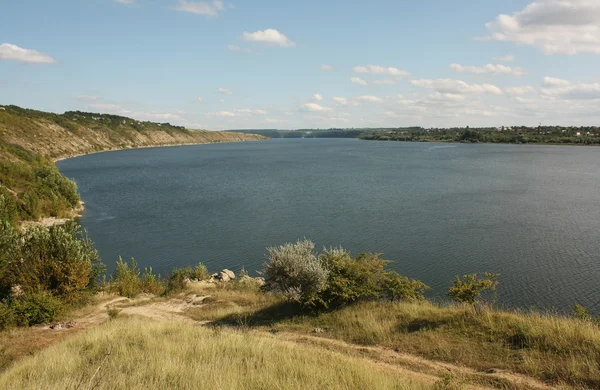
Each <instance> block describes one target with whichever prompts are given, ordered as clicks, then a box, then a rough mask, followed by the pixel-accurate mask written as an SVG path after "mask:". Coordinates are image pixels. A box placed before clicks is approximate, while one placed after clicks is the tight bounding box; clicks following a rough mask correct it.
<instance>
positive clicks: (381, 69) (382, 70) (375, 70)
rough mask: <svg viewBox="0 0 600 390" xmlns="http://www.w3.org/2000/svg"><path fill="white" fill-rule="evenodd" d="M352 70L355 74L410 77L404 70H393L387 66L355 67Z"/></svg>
mask: <svg viewBox="0 0 600 390" xmlns="http://www.w3.org/2000/svg"><path fill="white" fill-rule="evenodd" d="M353 70H354V72H355V73H370V74H375V75H387V76H394V77H405V76H409V75H410V73H409V72H407V71H405V70H402V69H398V68H394V67H391V66H388V67H385V66H379V65H366V66H355V67H354V69H353Z"/></svg>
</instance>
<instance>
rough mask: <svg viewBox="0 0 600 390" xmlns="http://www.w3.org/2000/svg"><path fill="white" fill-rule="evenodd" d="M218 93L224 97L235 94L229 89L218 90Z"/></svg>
mask: <svg viewBox="0 0 600 390" xmlns="http://www.w3.org/2000/svg"><path fill="white" fill-rule="evenodd" d="M217 92H219V93H221V94H223V95H231V94H232V93H233V92H231V89H229V88H219V89H217Z"/></svg>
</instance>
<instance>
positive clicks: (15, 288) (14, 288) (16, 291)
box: [10, 285, 23, 297]
mask: <svg viewBox="0 0 600 390" xmlns="http://www.w3.org/2000/svg"><path fill="white" fill-rule="evenodd" d="M10 295H12V296H13V297H18V296H21V295H23V289H21V286H19V285H15V286H12V287H11V288H10Z"/></svg>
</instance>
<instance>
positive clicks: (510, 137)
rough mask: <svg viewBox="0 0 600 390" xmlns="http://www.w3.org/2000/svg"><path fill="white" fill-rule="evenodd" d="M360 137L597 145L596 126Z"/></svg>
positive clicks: (419, 131) (599, 133)
mask: <svg viewBox="0 0 600 390" xmlns="http://www.w3.org/2000/svg"><path fill="white" fill-rule="evenodd" d="M359 138H360V139H364V140H376V141H407V142H430V141H438V142H470V143H505V144H506V143H510V144H529V143H533V144H578V145H600V128H598V127H592V126H587V127H563V126H539V127H527V126H514V127H501V128H496V127H484V128H469V127H465V128H449V129H443V128H431V129H423V128H421V129H414V130H373V131H370V132H365V133H363V134H361V135H360V136H359Z"/></svg>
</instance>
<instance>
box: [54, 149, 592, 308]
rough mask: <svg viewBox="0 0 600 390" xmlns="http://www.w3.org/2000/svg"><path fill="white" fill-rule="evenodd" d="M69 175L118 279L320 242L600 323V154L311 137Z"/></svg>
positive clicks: (82, 164)
mask: <svg viewBox="0 0 600 390" xmlns="http://www.w3.org/2000/svg"><path fill="white" fill-rule="evenodd" d="M58 165H59V167H60V169H61V171H62V172H63V173H64V174H65V175H66V176H68V177H71V178H74V179H75V180H76V181H77V183H78V185H79V190H80V192H81V195H82V197H83V199H84V201H85V203H86V212H85V214H84V216H83V219H82V221H81V222H82V224H83V226H84V227H85V228H86V229H87V230H88V232H89V234H90V236H91V238H92V239H93V240H94V241H95V243H96V246H97V248H98V250H99V251H100V255H101V257H102V259H103V261H104V262H105V263H106V264H107V265H108V266H109V271H110V270H112V269H114V263H115V261H116V260H117V259H118V256H123V257H124V258H129V257H135V258H136V260H137V261H138V263H139V264H140V265H141V266H152V267H153V268H154V270H155V271H158V272H160V273H162V274H166V273H168V272H169V271H170V270H171V269H172V268H173V267H177V266H184V265H193V264H196V263H198V262H200V261H201V262H204V263H205V264H206V265H207V266H208V268H209V269H210V270H212V271H216V270H218V269H222V268H231V269H233V270H235V271H239V270H240V268H242V267H245V268H246V270H248V271H255V270H261V269H262V264H263V263H264V261H265V247H267V246H273V245H279V244H281V243H284V242H287V241H295V240H297V239H299V238H302V237H307V238H310V239H312V240H313V241H315V243H316V244H317V246H318V247H322V246H324V245H326V246H337V245H342V246H343V247H345V248H348V249H350V250H352V251H353V252H357V251H374V252H383V253H384V254H385V256H386V258H388V259H391V260H394V263H393V265H392V266H393V268H394V269H396V270H398V271H399V272H401V273H403V274H406V275H408V276H410V277H414V278H419V279H422V280H423V281H425V282H426V283H427V284H429V285H430V286H432V287H433V289H432V291H431V292H430V294H429V296H430V297H441V296H443V295H444V292H445V289H446V288H447V286H448V284H449V283H450V282H451V280H452V279H453V278H454V277H455V275H459V274H464V273H472V272H483V271H491V272H499V273H501V274H502V277H501V279H500V281H501V286H500V287H499V291H498V294H497V295H498V302H499V303H500V304H503V305H507V306H512V307H535V308H542V309H558V310H561V311H567V310H569V309H570V307H571V306H572V305H573V304H574V303H577V302H579V303H581V304H584V305H587V306H589V307H590V308H592V309H593V310H594V311H595V312H600V289H599V288H598V282H599V281H600V239H599V238H600V148H593V147H589V148H587V147H573V146H565V147H562V146H520V145H463V144H429V143H402V142H375V141H358V140H353V139H352V140H348V139H300V140H272V141H265V142H248V143H236V144H216V145H199V146H184V147H170V148H157V149H140V150H128V151H120V152H111V153H102V154H95V155H89V156H84V157H79V158H75V159H71V160H66V161H63V162H60V163H59V164H58ZM251 273H253V272H251Z"/></svg>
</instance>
